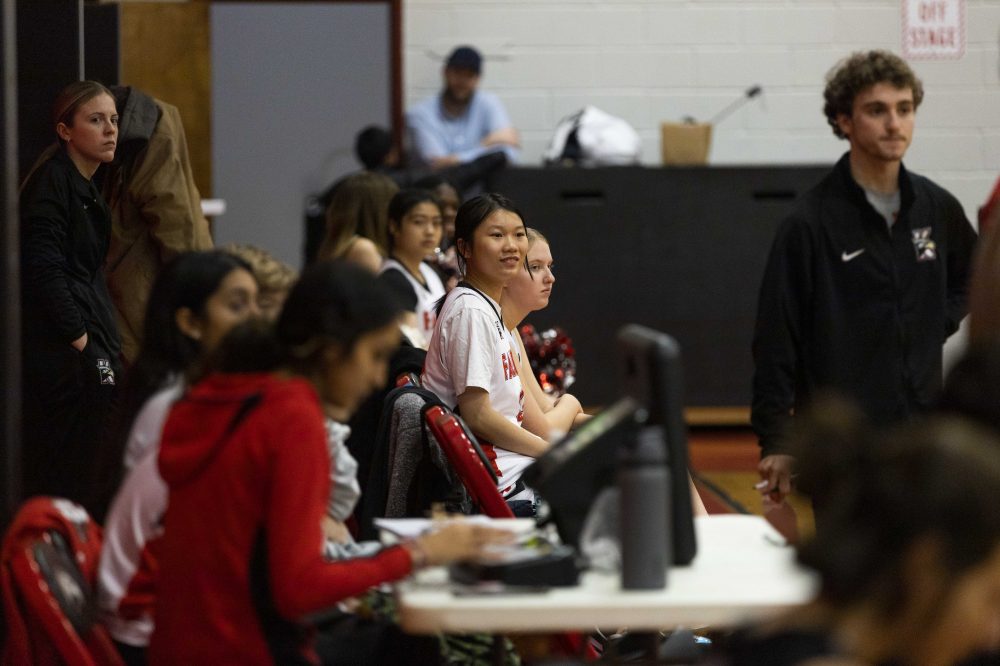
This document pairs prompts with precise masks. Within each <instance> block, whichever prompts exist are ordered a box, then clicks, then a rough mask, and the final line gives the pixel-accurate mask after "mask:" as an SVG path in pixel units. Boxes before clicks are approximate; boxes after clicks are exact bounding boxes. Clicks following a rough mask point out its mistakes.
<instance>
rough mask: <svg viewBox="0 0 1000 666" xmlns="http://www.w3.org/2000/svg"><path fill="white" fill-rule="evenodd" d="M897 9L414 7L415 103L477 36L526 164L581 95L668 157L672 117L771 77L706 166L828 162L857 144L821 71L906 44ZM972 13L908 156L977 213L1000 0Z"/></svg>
mask: <svg viewBox="0 0 1000 666" xmlns="http://www.w3.org/2000/svg"><path fill="white" fill-rule="evenodd" d="M901 15H902V12H901V2H900V0H604V1H597V0H591V1H585V0H406V1H405V3H404V31H403V35H404V44H403V48H404V55H403V58H404V62H405V74H404V77H405V78H404V86H405V97H406V102H407V103H408V104H412V103H413V102H415V101H417V100H419V99H422V98H423V97H425V96H427V95H430V94H433V93H434V92H436V91H437V90H438V88H439V86H440V78H441V74H440V70H441V62H442V60H443V58H444V57H445V55H446V54H447V53H448V52H449V51H450V50H451V48H452V47H453V46H455V45H457V44H462V43H469V44H474V45H476V46H477V47H478V48H480V50H481V51H482V52H483V54H484V55H485V57H486V63H485V65H484V75H483V81H482V85H483V86H484V87H485V88H487V89H489V90H492V91H494V92H496V93H497V94H498V95H500V97H501V98H502V99H503V100H504V101H505V102H506V104H507V109H508V111H509V112H510V114H511V117H512V119H513V122H514V124H515V126H517V127H518V129H520V130H521V134H522V138H523V143H524V152H523V154H524V162H525V163H526V164H538V163H539V162H540V161H541V154H542V151H543V150H544V149H545V147H546V146H547V145H548V142H549V140H550V138H551V136H552V131H553V129H554V128H555V126H556V124H557V123H558V122H559V120H560V118H562V117H564V116H565V115H567V114H569V113H572V112H574V111H576V110H578V109H580V108H581V107H583V106H584V105H585V104H593V105H595V106H597V107H599V108H601V109H604V110H605V111H607V112H609V113H613V114H615V115H618V116H621V117H623V118H625V119H626V120H628V121H629V122H630V123H631V124H632V125H633V126H634V127H635V128H636V130H638V132H639V134H640V135H641V136H642V139H643V161H644V162H646V163H649V164H656V163H658V161H659V155H660V145H659V123H660V122H662V121H678V120H680V119H681V118H682V117H684V116H693V117H695V118H697V119H699V120H707V119H708V118H710V117H711V116H712V115H714V114H715V113H716V112H718V111H720V110H722V109H723V108H724V107H725V106H726V105H727V104H728V103H729V102H731V101H733V100H735V99H736V98H737V97H739V96H740V95H741V94H742V91H743V90H745V89H746V88H747V87H749V86H750V85H753V84H760V85H762V86H763V87H764V94H763V95H762V96H761V97H759V98H758V99H756V100H754V101H752V102H750V103H749V104H747V105H746V106H744V107H743V108H742V109H740V110H739V111H737V112H736V113H734V114H733V115H732V116H730V117H729V118H727V119H725V120H723V121H722V122H721V123H720V124H719V125H718V126H717V127H716V128H715V132H714V135H713V143H712V149H711V154H710V157H709V159H710V162H711V163H713V164H768V163H783V164H788V163H829V162H832V161H834V160H835V159H836V158H837V157H838V156H839V155H840V154H841V152H843V151H844V150H845V149H846V144H845V143H844V142H842V141H838V140H837V139H836V138H834V136H833V134H832V133H831V132H830V130H829V129H828V127H827V125H826V120H825V118H824V117H823V115H822V90H823V76H824V75H825V73H826V72H827V71H828V70H829V69H830V68H831V67H832V66H833V65H834V64H835V63H836V62H837V60H839V59H840V58H842V57H843V56H845V55H847V54H848V53H850V52H851V51H855V50H861V49H870V48H885V49H890V50H892V51H895V52H897V53H898V52H899V51H900V48H901V45H900V33H901V26H900V22H901V18H900V17H901ZM966 18H967V30H966V49H965V56H964V57H963V58H961V59H959V60H947V61H926V60H918V61H913V62H911V63H910V64H911V66H912V67H913V68H914V70H915V71H916V72H917V75H918V76H920V77H921V78H922V79H923V81H924V84H925V89H926V96H925V100H924V105H923V106H921V108H920V110H919V112H918V114H917V130H916V134H915V137H914V143H913V146H912V148H911V149H910V153H909V155H908V156H907V160H906V162H907V165H908V166H909V167H910V168H911V169H913V170H914V171H917V172H920V173H923V174H925V175H927V176H929V177H931V178H933V179H935V180H936V181H938V182H939V183H940V184H942V185H943V186H944V187H946V188H948V189H950V190H951V191H952V192H953V193H954V194H955V195H956V196H957V197H958V198H959V199H960V200H961V201H962V203H963V205H964V206H965V209H966V212H967V214H968V215H969V217H970V219H974V218H975V211H976V209H977V208H978V206H979V205H980V204H981V203H982V201H983V200H984V199H985V198H986V196H987V195H988V194H989V191H990V189H991V187H992V185H993V182H994V180H995V179H996V177H997V175H998V171H1000V80H998V70H1000V55H998V46H997V44H998V36H1000V0H967V2H966Z"/></svg>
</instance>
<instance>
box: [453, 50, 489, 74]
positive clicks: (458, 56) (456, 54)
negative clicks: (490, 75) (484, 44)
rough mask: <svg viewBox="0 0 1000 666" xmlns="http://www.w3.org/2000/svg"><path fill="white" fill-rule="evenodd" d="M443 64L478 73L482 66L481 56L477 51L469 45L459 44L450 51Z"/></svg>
mask: <svg viewBox="0 0 1000 666" xmlns="http://www.w3.org/2000/svg"><path fill="white" fill-rule="evenodd" d="M444 66H445V67H453V68H455V69H467V70H469V71H471V72H475V73H476V74H479V73H480V72H481V71H482V68H483V56H481V55H479V51H477V50H476V49H474V48H472V47H471V46H459V47H457V48H456V49H455V50H454V51H452V52H451V55H450V56H448V59H447V60H446V61H445V63H444Z"/></svg>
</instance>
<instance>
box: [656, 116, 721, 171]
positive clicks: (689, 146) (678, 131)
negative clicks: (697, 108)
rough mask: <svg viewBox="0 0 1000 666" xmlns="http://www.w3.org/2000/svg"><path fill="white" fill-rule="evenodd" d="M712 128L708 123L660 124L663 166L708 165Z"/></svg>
mask: <svg viewBox="0 0 1000 666" xmlns="http://www.w3.org/2000/svg"><path fill="white" fill-rule="evenodd" d="M711 145H712V126H711V125H709V124H708V123H661V124H660V154H661V155H662V156H663V163H664V164H708V149H709V147H710V146H711Z"/></svg>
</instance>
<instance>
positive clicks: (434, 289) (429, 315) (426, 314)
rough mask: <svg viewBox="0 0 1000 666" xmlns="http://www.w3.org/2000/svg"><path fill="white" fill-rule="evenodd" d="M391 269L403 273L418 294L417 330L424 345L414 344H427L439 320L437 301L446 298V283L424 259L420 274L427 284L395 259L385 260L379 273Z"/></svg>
mask: <svg viewBox="0 0 1000 666" xmlns="http://www.w3.org/2000/svg"><path fill="white" fill-rule="evenodd" d="M389 270H396V271H399V272H400V273H402V274H403V277H405V278H406V280H407V282H409V283H410V286H411V287H413V293H414V294H416V296H417V307H416V310H415V312H416V313H417V330H419V331H420V333H421V335H422V336H423V344H422V345H421V344H417V343H416V341H414V344H416V345H417V346H418V347H422V346H426V345H427V343H428V342H429V341H430V339H431V335H433V333H434V322H435V321H437V316H436V315H435V314H434V308H435V306H436V305H437V302H438V301H439V300H441V299H442V298H444V293H445V290H444V284H443V283H442V282H441V278H440V277H438V274H437V273H435V272H434V269H433V268H431V267H430V266H428V265H427V262H424V261H422V262H420V276H421V277H422V278H423V279H424V282H425V283H426V286H424V285H423V284H420V280H418V279H417V278H415V277H413V274H412V273H410V271H408V270H406V267H405V266H403V264H401V263H399V262H398V261H396V260H395V259H386V260H385V261H383V262H382V268H381V269H380V270H379V274H382V273H385V272H386V271H389Z"/></svg>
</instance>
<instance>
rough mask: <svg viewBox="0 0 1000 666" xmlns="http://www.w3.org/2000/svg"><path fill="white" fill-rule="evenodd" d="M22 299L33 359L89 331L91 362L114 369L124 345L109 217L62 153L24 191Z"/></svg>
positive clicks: (88, 183) (97, 195)
mask: <svg viewBox="0 0 1000 666" xmlns="http://www.w3.org/2000/svg"><path fill="white" fill-rule="evenodd" d="M20 204H21V297H22V312H23V316H24V320H23V322H22V324H23V330H24V334H25V337H24V348H25V359H26V361H28V360H29V359H30V358H31V355H32V354H33V353H43V352H42V350H45V349H51V346H52V345H54V344H65V345H66V347H67V348H69V345H70V343H71V342H72V341H73V340H76V339H77V338H79V337H80V336H81V335H83V334H84V332H86V333H87V338H88V342H87V352H88V356H90V357H97V356H101V357H105V356H106V357H107V358H108V359H109V360H110V361H111V363H112V365H117V363H118V356H119V353H120V351H121V343H120V341H119V337H118V330H117V327H116V325H115V320H114V310H113V309H112V307H113V306H112V304H111V297H110V295H109V294H108V287H107V284H106V283H105V281H104V271H103V270H102V266H103V265H104V257H105V255H106V254H107V251H108V243H109V241H110V233H111V216H110V213H109V211H108V207H107V205H106V204H105V203H104V200H103V199H102V198H101V195H100V193H98V191H97V189H96V188H95V186H94V185H93V183H91V181H89V180H87V179H86V178H84V176H83V174H81V173H80V171H79V170H78V169H77V168H76V165H74V164H73V161H72V160H71V159H70V157H69V155H68V154H67V153H66V151H65V149H63V148H59V149H58V150H56V151H55V153H54V154H53V156H52V157H51V158H50V159H49V160H48V161H47V162H45V163H44V164H42V165H41V166H40V167H39V168H38V169H37V170H36V171H35V172H34V173H33V174H32V176H31V177H30V180H29V182H28V183H27V185H26V186H25V188H24V190H23V191H22V192H21V200H20Z"/></svg>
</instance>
